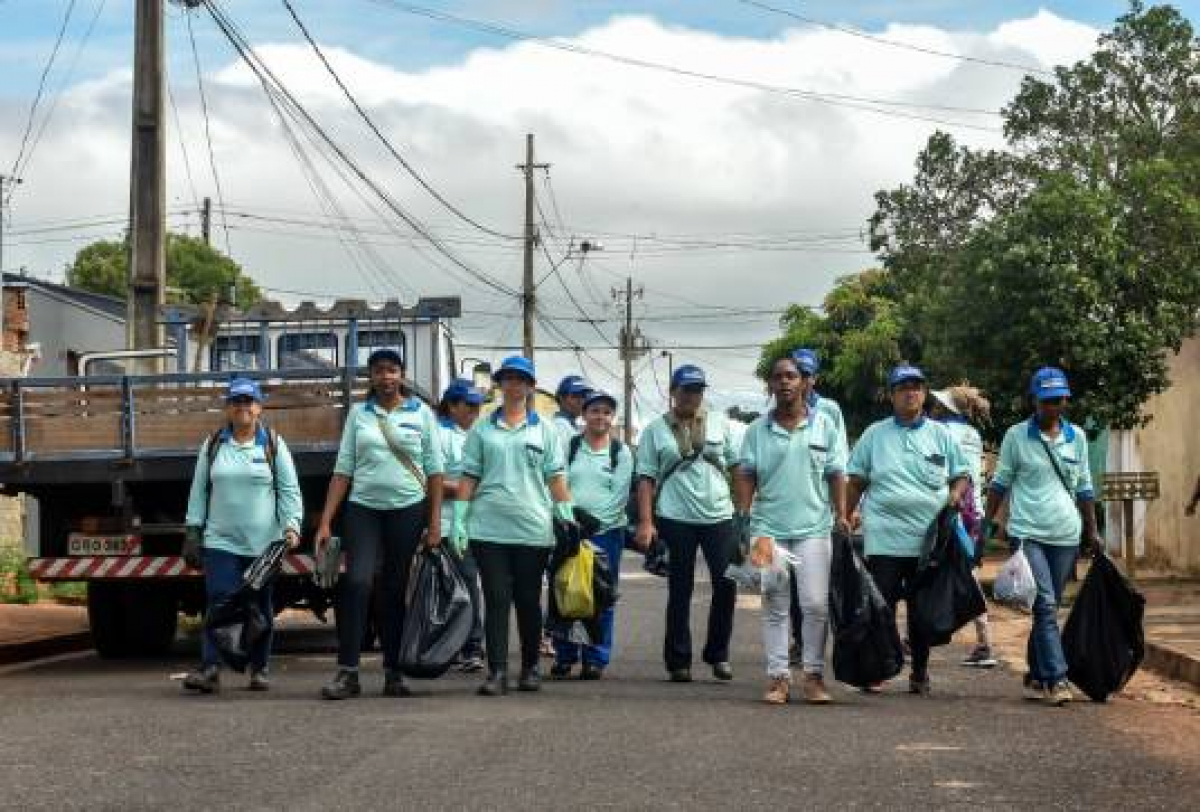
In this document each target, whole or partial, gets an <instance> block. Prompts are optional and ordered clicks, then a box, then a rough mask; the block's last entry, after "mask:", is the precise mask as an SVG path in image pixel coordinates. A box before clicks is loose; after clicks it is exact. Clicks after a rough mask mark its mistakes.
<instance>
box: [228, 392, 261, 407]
mask: <svg viewBox="0 0 1200 812" xmlns="http://www.w3.org/2000/svg"><path fill="white" fill-rule="evenodd" d="M225 402H226V403H228V404H229V405H230V406H250V405H252V404H254V403H256V402H257V401H255V400H254V398H252V397H250V396H249V395H238V396H237V397H232V398H226V400H225Z"/></svg>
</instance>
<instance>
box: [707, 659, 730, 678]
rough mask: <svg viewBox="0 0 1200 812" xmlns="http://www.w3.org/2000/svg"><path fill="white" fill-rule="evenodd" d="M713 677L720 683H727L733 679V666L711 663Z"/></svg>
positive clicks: (723, 663)
mask: <svg viewBox="0 0 1200 812" xmlns="http://www.w3.org/2000/svg"><path fill="white" fill-rule="evenodd" d="M712 670H713V676H714V677H715V678H717V679H719V680H721V681H722V682H729V680H731V679H733V666H731V665H730V664H729V663H725V662H721V663H713V667H712Z"/></svg>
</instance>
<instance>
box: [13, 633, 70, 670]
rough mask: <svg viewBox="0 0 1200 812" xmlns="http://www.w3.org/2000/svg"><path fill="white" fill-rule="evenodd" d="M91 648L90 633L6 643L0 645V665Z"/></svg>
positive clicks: (59, 635)
mask: <svg viewBox="0 0 1200 812" xmlns="http://www.w3.org/2000/svg"><path fill="white" fill-rule="evenodd" d="M91 647H92V633H91V632H71V633H69V634H58V635H54V636H51V637H42V638H39V639H37V640H26V641H23V642H20V643H6V644H3V645H0V665H12V664H14V663H23V662H26V661H28V660H39V659H41V658H42V657H51V656H54V655H56V654H69V653H71V652H75V651H86V650H87V649H90V648H91Z"/></svg>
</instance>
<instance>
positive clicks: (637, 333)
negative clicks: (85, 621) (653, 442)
mask: <svg viewBox="0 0 1200 812" xmlns="http://www.w3.org/2000/svg"><path fill="white" fill-rule="evenodd" d="M642 294H643V291H642V288H640V287H639V288H638V289H637V290H634V288H633V277H631V276H630V277H626V278H625V290H623V291H621V290H614V291H613V299H614V300H615V301H616V302H617V303H618V304H623V305H624V306H625V324H624V326H622V327H621V360H622V361H624V363H625V421H624V426H625V431H624V435H625V437H624V439H625V443H626V445H632V444H633V388H634V387H633V361H634V359H635V358H641V357H642V356H643V355H645V354H646V342H645V341H644V340H643V339H642V333H641V330H634V327H633V299H634V297H635V296H636V297H638V298H640V297H641V296H642Z"/></svg>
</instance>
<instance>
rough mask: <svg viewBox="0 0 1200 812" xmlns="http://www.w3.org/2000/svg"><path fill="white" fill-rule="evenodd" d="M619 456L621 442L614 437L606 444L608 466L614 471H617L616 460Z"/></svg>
mask: <svg viewBox="0 0 1200 812" xmlns="http://www.w3.org/2000/svg"><path fill="white" fill-rule="evenodd" d="M620 456H621V441H620V440H618V439H617V438H616V437H614V438H612V440H611V441H610V442H609V444H608V464H609V467H611V468H612V469H613V470H614V471H615V470H617V460H618V458H619V457H620Z"/></svg>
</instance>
